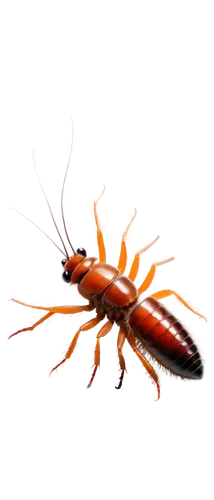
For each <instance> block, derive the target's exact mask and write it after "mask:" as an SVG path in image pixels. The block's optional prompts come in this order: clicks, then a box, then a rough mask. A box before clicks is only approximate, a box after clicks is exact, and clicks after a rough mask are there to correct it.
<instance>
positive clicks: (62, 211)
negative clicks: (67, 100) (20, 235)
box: [59, 113, 76, 253]
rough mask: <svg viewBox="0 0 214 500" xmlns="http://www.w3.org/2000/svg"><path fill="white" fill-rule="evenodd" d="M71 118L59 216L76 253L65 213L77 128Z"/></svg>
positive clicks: (66, 236)
mask: <svg viewBox="0 0 214 500" xmlns="http://www.w3.org/2000/svg"><path fill="white" fill-rule="evenodd" d="M70 118H71V120H70V121H71V129H72V137H71V140H70V142H69V150H68V158H67V162H66V164H65V166H64V174H63V176H62V182H61V186H60V191H59V215H60V219H61V222H62V228H63V232H64V238H65V239H66V240H67V245H68V246H69V250H70V251H71V253H73V252H75V247H74V244H73V242H72V239H71V235H70V230H69V228H68V221H67V218H66V211H65V192H66V186H67V182H68V177H69V175H70V171H71V168H72V154H73V151H74V145H75V128H76V125H74V120H73V115H72V113H71V115H70Z"/></svg>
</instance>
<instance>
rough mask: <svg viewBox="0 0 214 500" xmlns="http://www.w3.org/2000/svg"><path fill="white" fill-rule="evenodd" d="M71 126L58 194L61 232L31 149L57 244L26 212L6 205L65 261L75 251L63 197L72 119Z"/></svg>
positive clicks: (68, 165) (68, 164)
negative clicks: (35, 230) (66, 156)
mask: <svg viewBox="0 0 214 500" xmlns="http://www.w3.org/2000/svg"><path fill="white" fill-rule="evenodd" d="M71 117H72V114H71ZM71 126H72V139H71V141H70V143H69V150H68V159H67V163H66V164H65V167H64V175H63V176H62V181H61V187H60V193H59V206H60V209H59V216H60V220H61V223H62V224H61V225H62V230H63V231H62V232H61V231H60V229H59V224H58V223H57V218H56V215H55V213H54V210H53V207H52V205H51V203H50V201H49V200H48V195H47V193H46V190H45V188H44V184H42V182H41V179H40V175H39V172H38V164H37V160H36V152H35V149H33V148H32V165H33V169H34V172H35V173H34V175H35V177H36V179H37V181H38V184H39V187H40V189H41V191H42V194H43V197H44V199H45V201H46V204H47V208H48V213H49V217H50V221H51V224H52V226H53V227H54V229H55V231H56V235H57V238H58V240H59V244H57V243H56V242H55V241H54V240H53V239H52V238H51V237H50V236H49V234H48V233H47V231H45V229H44V228H43V227H42V226H41V225H40V224H37V222H35V221H34V220H33V219H31V217H30V216H29V215H27V214H26V212H22V210H20V209H18V208H15V207H14V206H13V205H10V204H9V205H8V210H9V212H14V213H16V214H17V215H19V216H21V217H23V218H24V219H25V220H26V221H27V222H28V223H29V224H30V225H31V226H32V227H34V228H35V229H37V230H38V231H39V232H40V233H41V234H42V236H44V238H46V239H47V240H48V241H50V243H51V245H52V246H53V247H55V248H56V249H57V250H58V251H59V253H61V254H62V255H66V258H67V259H69V251H70V253H74V252H75V251H76V250H75V247H74V245H73V242H72V240H71V235H70V231H69V228H68V222H67V218H66V212H65V206H64V205H65V204H64V197H65V192H66V185H67V181H68V177H69V175H70V169H71V165H72V153H73V150H74V145H75V128H76V125H74V120H73V118H72V119H71ZM66 238H67V240H66Z"/></svg>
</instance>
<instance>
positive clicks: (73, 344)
mask: <svg viewBox="0 0 214 500" xmlns="http://www.w3.org/2000/svg"><path fill="white" fill-rule="evenodd" d="M100 321H102V319H101V318H98V317H96V318H93V319H90V320H89V321H87V323H84V325H82V326H81V327H80V328H79V330H78V332H77V333H76V334H75V335H74V338H73V340H72V342H71V344H70V345H69V348H68V350H67V352H66V355H65V357H64V359H63V360H62V361H61V362H60V363H58V365H56V366H55V367H54V368H52V370H51V372H50V374H49V376H50V375H51V373H52V372H53V371H54V370H56V369H57V368H58V367H59V366H60V365H62V364H63V363H65V361H66V359H69V358H70V357H71V355H72V353H73V351H74V349H75V347H76V343H77V340H78V338H79V334H80V332H85V331H86V330H91V328H94V327H95V326H96V325H98V323H100Z"/></svg>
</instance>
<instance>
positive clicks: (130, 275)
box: [128, 236, 160, 281]
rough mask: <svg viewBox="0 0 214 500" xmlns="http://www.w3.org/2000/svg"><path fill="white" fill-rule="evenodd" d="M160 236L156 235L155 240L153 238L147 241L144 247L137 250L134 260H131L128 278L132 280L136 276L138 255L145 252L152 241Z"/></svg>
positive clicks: (152, 243)
mask: <svg viewBox="0 0 214 500" xmlns="http://www.w3.org/2000/svg"><path fill="white" fill-rule="evenodd" d="M159 238H160V236H157V238H155V240H153V241H152V242H151V243H149V244H148V245H146V246H145V247H144V248H141V250H139V251H138V252H137V253H136V255H135V257H134V260H133V262H132V267H131V270H130V273H129V276H128V277H129V279H130V280H132V281H134V280H135V279H136V277H137V273H138V269H139V264H140V255H141V254H142V253H143V252H145V251H146V250H148V248H150V247H151V246H152V245H154V243H156V241H158V239H159Z"/></svg>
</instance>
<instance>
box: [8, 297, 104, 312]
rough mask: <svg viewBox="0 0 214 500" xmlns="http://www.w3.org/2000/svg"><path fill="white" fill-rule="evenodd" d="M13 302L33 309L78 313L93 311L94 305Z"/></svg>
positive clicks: (14, 300)
mask: <svg viewBox="0 0 214 500" xmlns="http://www.w3.org/2000/svg"><path fill="white" fill-rule="evenodd" d="M11 300H12V301H13V302H16V303H17V304H21V305H22V306H25V307H31V308H32V309H41V310H42V311H49V312H51V313H52V314H76V313H80V312H83V311H92V309H94V306H93V305H92V304H90V303H89V304H87V305H86V306H54V307H42V306H33V305H32V304H26V303H25V302H21V301H20V300H16V299H11Z"/></svg>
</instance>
